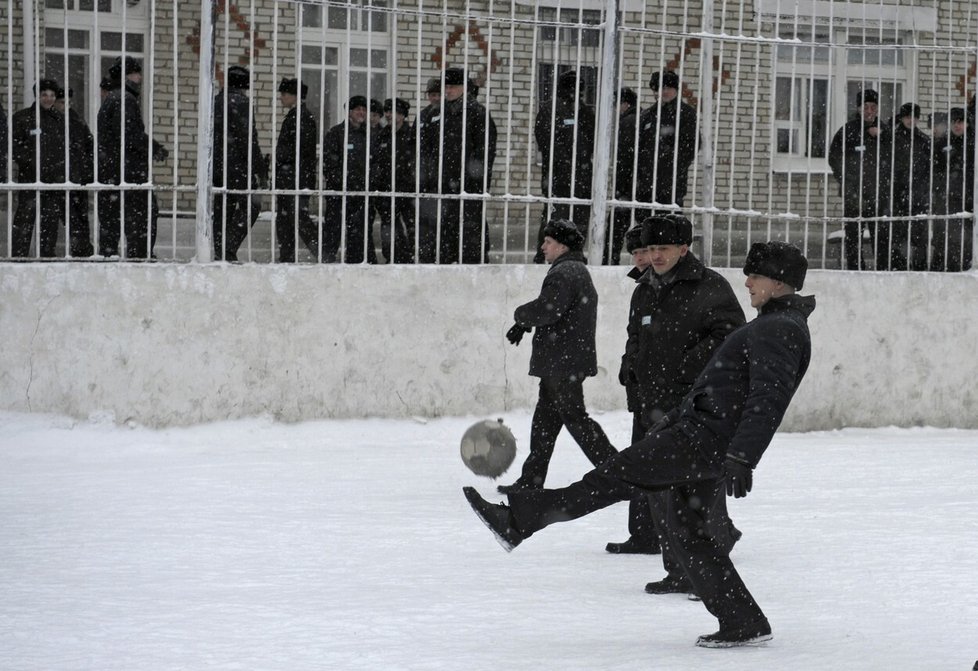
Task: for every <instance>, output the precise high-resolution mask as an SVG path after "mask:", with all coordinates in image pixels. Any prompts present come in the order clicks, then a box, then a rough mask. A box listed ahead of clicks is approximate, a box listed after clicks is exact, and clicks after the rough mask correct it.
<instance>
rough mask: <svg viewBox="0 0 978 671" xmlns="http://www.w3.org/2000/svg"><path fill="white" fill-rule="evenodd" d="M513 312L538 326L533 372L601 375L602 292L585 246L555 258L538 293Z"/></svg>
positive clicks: (520, 319) (519, 321) (538, 374)
mask: <svg viewBox="0 0 978 671" xmlns="http://www.w3.org/2000/svg"><path fill="white" fill-rule="evenodd" d="M514 317H515V319H516V323H517V324H519V325H520V326H523V327H524V328H528V329H529V328H532V329H535V330H534V333H533V353H532V354H531V355H530V375H533V376H534V377H561V378H576V379H580V380H583V379H584V378H585V377H590V376H592V375H597V373H598V358H597V354H596V352H595V344H594V336H595V330H596V328H597V322H598V292H597V291H596V290H595V288H594V283H593V282H592V281H591V274H590V273H589V272H588V269H587V264H586V261H585V259H584V254H583V253H582V252H567V253H565V254H563V255H562V256H560V257H559V258H558V259H557V260H556V261H554V262H553V264H552V265H551V266H550V270H548V271H547V276H546V277H545V278H544V280H543V287H542V288H541V289H540V296H539V297H538V298H536V299H535V300H532V301H530V302H529V303H525V304H523V305H521V306H519V307H518V308H516V312H515V315H514Z"/></svg>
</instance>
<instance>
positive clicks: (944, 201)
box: [930, 107, 974, 272]
mask: <svg viewBox="0 0 978 671" xmlns="http://www.w3.org/2000/svg"><path fill="white" fill-rule="evenodd" d="M934 117H935V119H938V118H940V117H938V115H937V114H935V115H934ZM947 121H948V123H934V125H933V128H934V130H933V136H932V138H931V142H932V144H933V153H934V186H933V189H932V191H931V207H932V212H933V213H934V214H936V215H950V214H956V213H958V212H963V211H964V209H965V202H966V198H965V190H967V189H973V188H974V182H973V181H972V182H970V183H969V182H968V181H967V163H968V161H967V155H968V150H969V147H967V146H966V145H965V142H966V140H967V134H968V133H967V126H966V121H965V111H964V108H962V107H954V108H952V109H951V113H950V115H949V117H947ZM933 226H934V236H933V246H932V250H931V251H932V256H931V262H930V269H931V270H936V271H948V272H958V271H961V270H965V269H967V268H968V267H969V266H970V265H971V230H972V220H971V219H965V218H960V217H956V218H952V219H935V220H934V224H933Z"/></svg>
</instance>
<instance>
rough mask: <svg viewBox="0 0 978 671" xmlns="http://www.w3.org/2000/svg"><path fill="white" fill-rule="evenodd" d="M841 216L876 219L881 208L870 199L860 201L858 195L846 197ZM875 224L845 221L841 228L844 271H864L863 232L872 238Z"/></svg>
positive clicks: (865, 259) (881, 211)
mask: <svg viewBox="0 0 978 671" xmlns="http://www.w3.org/2000/svg"><path fill="white" fill-rule="evenodd" d="M843 214H844V215H845V216H846V217H864V218H866V217H878V216H880V215H882V214H883V208H881V207H880V206H879V203H878V202H877V201H874V200H873V199H872V198H867V199H865V200H861V199H860V196H859V194H858V193H857V194H851V195H849V196H846V199H845V202H844V204H843ZM875 227H876V223H875V222H873V223H869V222H867V223H863V222H861V221H847V222H846V223H845V224H844V226H843V231H844V237H843V239H842V258H843V261H844V263H845V269H846V270H866V269H867V266H868V264H867V258H866V255H865V254H863V231H866V230H868V231H869V232H870V234H871V237H875V236H872V233H873V230H874V228H875Z"/></svg>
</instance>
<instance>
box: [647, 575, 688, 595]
mask: <svg viewBox="0 0 978 671" xmlns="http://www.w3.org/2000/svg"><path fill="white" fill-rule="evenodd" d="M645 592H646V593H647V594H692V593H693V583H691V582H689V581H688V580H685V579H683V580H677V579H676V578H673V577H672V576H668V575H667V576H666V577H665V578H663V579H662V580H657V581H655V582H650V583H648V584H647V585H646V586H645Z"/></svg>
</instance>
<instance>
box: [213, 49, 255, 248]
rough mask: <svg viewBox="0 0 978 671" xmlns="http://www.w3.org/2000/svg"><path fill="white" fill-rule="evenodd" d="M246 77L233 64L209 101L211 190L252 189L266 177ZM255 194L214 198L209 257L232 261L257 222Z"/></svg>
mask: <svg viewBox="0 0 978 671" xmlns="http://www.w3.org/2000/svg"><path fill="white" fill-rule="evenodd" d="M249 88H251V75H250V73H249V72H248V69H247V68H243V67H241V66H240V65H232V66H231V67H229V68H228V72H227V87H226V88H225V89H223V90H221V91H218V93H217V95H216V96H215V97H214V186H215V187H218V188H222V187H223V188H227V189H229V190H232V191H233V190H241V191H244V190H247V189H256V188H258V186H259V182H260V181H261V182H263V181H264V180H265V179H266V168H265V159H264V156H263V155H262V153H261V147H259V146H258V126H257V125H256V123H255V114H254V111H253V110H252V108H251V101H249V100H248V89H249ZM260 210H261V207H260V203H259V200H258V197H257V196H254V195H252V194H249V193H230V194H229V193H220V194H217V195H215V196H214V258H215V260H218V261H237V260H238V248H240V247H241V243H242V242H244V240H245V238H246V237H248V231H249V230H250V229H251V227H252V226H254V225H255V222H256V221H257V220H258V214H259V212H260Z"/></svg>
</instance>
